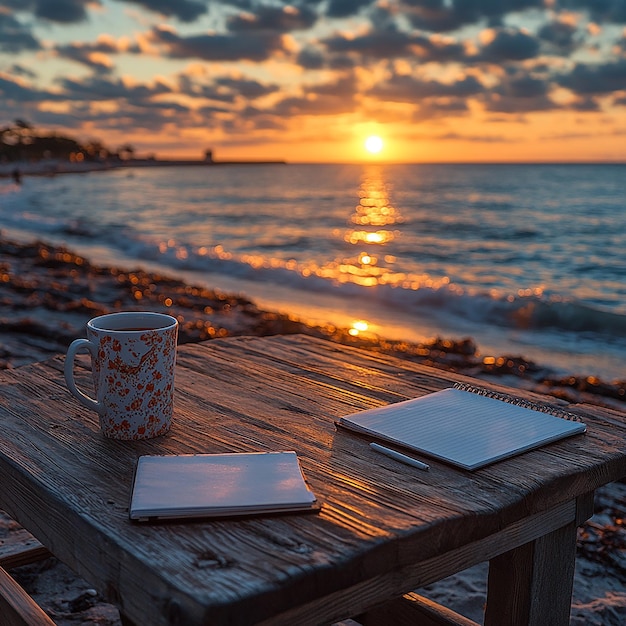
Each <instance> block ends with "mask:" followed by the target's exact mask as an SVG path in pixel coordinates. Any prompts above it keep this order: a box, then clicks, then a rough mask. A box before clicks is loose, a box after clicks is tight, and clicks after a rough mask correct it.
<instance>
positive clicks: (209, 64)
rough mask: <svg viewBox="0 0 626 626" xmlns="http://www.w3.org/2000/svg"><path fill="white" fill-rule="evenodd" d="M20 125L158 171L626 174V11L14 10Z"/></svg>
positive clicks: (163, 3)
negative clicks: (277, 163) (207, 158)
mask: <svg viewBox="0 0 626 626" xmlns="http://www.w3.org/2000/svg"><path fill="white" fill-rule="evenodd" d="M15 119H22V120H25V121H27V122H29V123H31V124H33V126H34V127H35V128H36V129H39V130H47V131H57V132H63V133H65V134H68V135H71V136H73V137H75V138H77V139H79V140H81V141H84V140H87V139H92V138H95V139H99V140H101V141H103V142H104V143H105V145H107V146H108V147H110V148H117V147H119V146H120V145H122V144H125V143H130V144H131V145H132V146H133V147H134V148H135V149H136V151H137V152H138V153H140V154H141V153H152V154H156V155H157V156H158V157H162V158H166V157H190V158H202V156H203V154H204V151H205V150H207V149H209V148H211V149H213V151H214V156H215V158H216V159H245V158H251V159H263V158H271V159H286V160H287V161H290V162H352V161H363V160H365V161H367V160H372V159H375V160H377V161H391V162H423V161H427V162H428V161H430V162H440V161H453V162H458V161H487V162H498V161H626V0H379V1H376V0H321V1H319V0H294V2H284V1H283V0H226V1H224V2H215V1H213V0H0V126H5V125H8V124H11V123H12V122H13V121H14V120H15ZM371 135H375V136H378V137H380V138H381V139H382V144H383V145H382V148H381V149H380V151H379V152H377V153H370V152H368V151H367V150H366V149H365V141H366V139H367V137H369V136H371ZM379 147H380V144H379Z"/></svg>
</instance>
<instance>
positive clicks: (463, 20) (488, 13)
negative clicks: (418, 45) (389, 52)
mask: <svg viewBox="0 0 626 626" xmlns="http://www.w3.org/2000/svg"><path fill="white" fill-rule="evenodd" d="M403 5H404V7H405V9H406V11H407V17H408V19H409V20H410V22H411V24H412V25H413V26H414V27H415V28H421V29H424V30H430V31H435V32H448V31H453V30H456V29H458V28H461V27H462V26H467V25H470V24H478V23H479V22H481V21H485V20H486V21H487V23H488V24H489V25H491V26H498V25H501V24H502V21H503V18H504V16H505V15H506V14H508V13H512V12H517V11H524V10H526V9H543V8H544V2H543V0H502V1H498V0H404V2H403Z"/></svg>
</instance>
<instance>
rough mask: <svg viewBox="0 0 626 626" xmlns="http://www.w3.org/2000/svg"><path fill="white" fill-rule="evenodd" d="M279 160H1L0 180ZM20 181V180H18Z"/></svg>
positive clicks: (258, 163) (253, 163) (274, 161)
mask: <svg viewBox="0 0 626 626" xmlns="http://www.w3.org/2000/svg"><path fill="white" fill-rule="evenodd" d="M286 164H287V161H283V160H280V159H259V160H241V161H239V160H231V161H209V160H202V159H131V160H128V161H82V162H71V161H63V160H59V159H49V160H45V161H32V162H31V161H17V162H14V163H13V162H7V163H0V179H1V178H12V177H15V172H17V173H18V177H19V178H23V177H24V176H56V175H57V174H87V173H89V172H108V171H110V170H116V169H128V168H134V167H139V168H142V167H221V166H227V165H286ZM18 184H19V183H18Z"/></svg>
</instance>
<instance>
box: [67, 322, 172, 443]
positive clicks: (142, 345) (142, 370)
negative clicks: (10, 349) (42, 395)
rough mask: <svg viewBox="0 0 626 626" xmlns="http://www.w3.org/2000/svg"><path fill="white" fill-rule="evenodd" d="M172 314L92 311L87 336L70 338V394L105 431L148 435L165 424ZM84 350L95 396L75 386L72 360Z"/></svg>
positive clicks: (119, 435) (122, 436) (168, 407)
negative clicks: (97, 313) (93, 414)
mask: <svg viewBox="0 0 626 626" xmlns="http://www.w3.org/2000/svg"><path fill="white" fill-rule="evenodd" d="M177 336H178V322H177V321H176V318H174V317H172V316H170V315H165V314H163V313H150V312H125V313H110V314H108V315H101V316H99V317H94V318H93V319H91V320H89V322H87V339H76V340H74V341H73V342H72V343H71V344H70V346H69V348H68V350H67V355H66V357H65V382H66V383H67V387H68V389H69V390H70V392H71V393H72V395H73V396H74V397H75V398H76V399H77V400H78V401H79V402H80V403H81V404H83V405H84V406H86V407H87V408H88V409H93V410H94V411H96V412H97V413H98V415H99V416H100V427H101V429H102V432H103V433H104V435H105V436H107V437H111V438H113V439H147V438H149V437H157V436H159V435H163V434H164V433H166V432H167V431H168V430H169V429H170V425H171V422H172V412H173V405H174V402H173V400H174V366H175V363H176V339H177ZM81 350H84V351H87V352H89V354H90V356H91V370H92V374H93V382H94V389H95V392H96V398H95V399H94V398H92V397H90V396H88V395H87V394H85V393H83V392H82V391H81V390H80V389H78V388H77V386H76V382H75V380H74V360H75V358H76V354H77V353H78V352H79V351H81Z"/></svg>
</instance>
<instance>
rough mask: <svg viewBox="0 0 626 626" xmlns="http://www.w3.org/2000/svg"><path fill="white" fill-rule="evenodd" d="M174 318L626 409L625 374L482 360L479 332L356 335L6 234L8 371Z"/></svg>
mask: <svg viewBox="0 0 626 626" xmlns="http://www.w3.org/2000/svg"><path fill="white" fill-rule="evenodd" d="M146 309H148V310H153V311H161V312H167V313H169V314H171V315H174V316H175V317H176V318H177V319H178V320H179V323H180V334H179V342H180V343H188V342H198V341H206V340H210V339H214V338H217V337H227V336H236V335H257V336H265V335H278V334H283V335H287V334H295V333H301V334H307V335H313V336H316V337H321V338H325V339H328V340H330V341H335V342H338V343H342V344H346V345H352V346H355V347H359V348H362V349H366V350H373V351H377V352H380V353H384V354H390V355H393V356H397V357H400V358H403V359H409V360H411V361H415V362H418V363H422V364H425V365H429V366H432V367H437V368H440V369H444V370H448V371H455V372H459V373H463V374H467V375H470V376H474V377H478V378H489V379H493V378H498V379H500V380H502V381H503V382H505V383H506V384H509V385H513V386H524V387H527V388H531V389H532V388H534V389H536V390H538V391H542V392H544V393H549V394H551V395H553V396H555V397H559V398H561V399H563V400H566V401H569V402H579V401H581V400H582V401H588V402H593V403H595V404H607V403H608V405H609V406H615V403H617V405H618V406H619V407H621V408H622V409H623V408H625V407H626V404H625V403H626V381H613V382H606V381H602V380H600V379H598V378H597V377H595V376H581V377H574V376H568V377H559V376H556V375H555V374H554V373H553V372H551V371H550V370H548V369H546V368H543V367H541V366H539V365H538V364H536V363H534V362H532V361H529V360H527V359H525V358H523V357H521V356H500V357H483V356H481V355H480V353H479V349H478V346H477V345H476V344H475V342H474V341H473V340H472V339H471V338H461V339H448V338H439V337H438V338H435V339H433V340H432V341H429V342H424V343H410V342H406V341H399V340H389V339H385V338H381V337H377V336H363V335H356V336H355V335H353V334H352V333H351V329H348V328H338V327H335V326H332V325H330V324H329V325H325V326H320V325H311V324H308V323H306V322H305V321H303V320H300V319H298V318H296V317H294V316H291V315H287V314H284V313H278V312H273V311H264V310H261V309H259V308H258V307H257V305H256V304H255V303H254V302H253V301H252V300H250V299H249V298H247V297H245V296H242V295H233V294H226V293H222V292H220V291H217V290H212V289H207V288H205V287H199V286H195V285H189V284H187V283H185V282H184V281H182V280H179V279H177V278H172V277H171V276H165V275H161V274H159V273H155V272H147V271H145V270H143V269H134V270H127V269H122V268H117V267H101V266H97V265H94V264H93V263H91V262H90V261H89V260H87V259H85V258H83V257H82V256H80V255H78V254H76V253H74V252H72V251H71V250H69V249H67V248H66V247H64V246H53V245H50V244H46V243H43V242H41V241H35V242H31V243H19V242H16V241H11V240H8V239H6V238H4V237H2V236H1V234H0V369H1V368H9V367H17V366H20V365H24V364H26V363H32V362H35V361H41V360H43V359H46V358H49V357H51V356H53V355H54V354H58V353H64V352H65V351H66V349H67V346H68V345H69V343H70V342H71V341H72V340H73V339H75V338H76V337H80V336H82V335H83V334H84V325H85V323H86V322H87V321H88V320H89V319H90V318H91V317H94V316H96V315H102V314H104V313H109V312H113V311H119V310H146Z"/></svg>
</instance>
